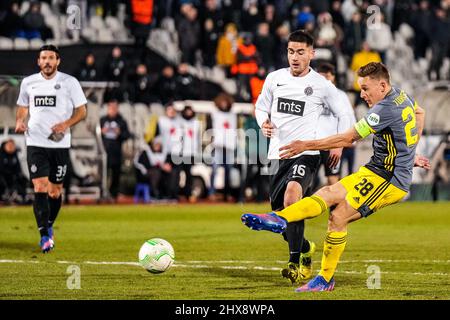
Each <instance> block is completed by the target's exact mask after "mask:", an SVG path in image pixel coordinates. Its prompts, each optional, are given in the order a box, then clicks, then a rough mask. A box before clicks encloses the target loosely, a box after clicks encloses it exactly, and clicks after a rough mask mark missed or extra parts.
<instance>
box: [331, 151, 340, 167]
mask: <svg viewBox="0 0 450 320" xmlns="http://www.w3.org/2000/svg"><path fill="white" fill-rule="evenodd" d="M341 156H342V148H336V149H331V150H330V155H329V156H328V167H330V168H335V167H336V166H337V165H338V164H339V161H340V160H341Z"/></svg>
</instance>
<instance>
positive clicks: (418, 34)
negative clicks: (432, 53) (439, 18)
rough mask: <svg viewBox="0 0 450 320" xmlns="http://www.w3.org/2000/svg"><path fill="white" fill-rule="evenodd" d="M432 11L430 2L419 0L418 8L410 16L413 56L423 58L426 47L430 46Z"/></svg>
mask: <svg viewBox="0 0 450 320" xmlns="http://www.w3.org/2000/svg"><path fill="white" fill-rule="evenodd" d="M432 20H433V12H432V11H431V10H430V2H429V1H428V0H421V1H420V3H419V8H418V10H416V11H414V12H413V14H412V16H411V26H412V27H413V29H414V39H413V40H414V58H416V59H418V58H425V53H426V50H427V48H428V47H429V46H430V38H431V30H430V27H431V25H432Z"/></svg>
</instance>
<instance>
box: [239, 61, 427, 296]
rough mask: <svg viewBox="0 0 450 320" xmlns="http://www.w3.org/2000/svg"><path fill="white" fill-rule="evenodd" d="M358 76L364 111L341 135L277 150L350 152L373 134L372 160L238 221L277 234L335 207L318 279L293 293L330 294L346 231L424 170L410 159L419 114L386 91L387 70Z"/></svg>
mask: <svg viewBox="0 0 450 320" xmlns="http://www.w3.org/2000/svg"><path fill="white" fill-rule="evenodd" d="M358 76H359V78H358V82H359V85H360V87H361V97H362V98H363V99H364V100H365V101H366V102H367V104H368V105H369V108H370V110H369V112H368V114H367V115H366V116H365V117H364V118H363V119H361V120H360V121H359V122H358V123H356V124H355V126H354V128H352V129H350V130H348V131H346V132H345V133H343V134H337V135H334V136H331V137H328V138H325V139H320V140H309V141H307V140H303V141H300V140H297V141H293V142H291V143H289V144H287V145H285V146H283V147H281V148H280V151H281V153H280V158H281V159H286V158H289V157H292V156H293V155H296V154H300V153H302V152H304V151H305V150H323V149H332V148H341V147H346V146H350V145H351V144H352V143H353V142H355V141H357V140H360V139H363V138H366V137H367V136H369V135H370V134H374V140H373V149H374V154H373V156H372V158H371V159H370V161H369V163H368V164H366V165H365V166H362V167H361V168H360V169H359V171H358V172H356V173H354V174H352V175H349V176H347V177H345V178H343V179H341V180H340V181H339V182H338V183H336V184H334V185H332V186H325V187H323V188H322V189H320V190H319V191H318V192H316V193H315V194H314V195H313V196H311V197H306V198H304V199H302V200H300V201H299V202H297V203H295V204H293V205H291V206H289V207H287V208H285V209H284V210H281V211H278V212H271V213H267V214H250V213H247V214H244V215H242V217H241V219H242V221H243V223H244V224H245V225H247V226H248V227H250V228H252V229H255V230H269V231H272V232H283V231H284V230H285V229H286V225H287V224H288V223H292V222H293V221H303V220H304V219H307V218H313V217H316V216H318V215H320V214H321V213H322V212H325V211H327V210H328V208H329V207H330V206H333V205H336V206H337V207H336V209H335V210H334V211H332V213H331V214H330V216H329V219H328V232H327V235H326V238H325V242H324V250H323V256H322V266H321V270H320V272H319V275H317V276H316V277H315V278H314V279H312V280H311V281H310V282H309V283H307V284H305V285H304V286H301V287H299V288H298V289H296V291H297V292H305V291H330V290H333V288H334V284H335V281H334V278H333V275H334V272H335V270H336V267H337V264H338V262H339V258H340V256H341V254H342V252H343V251H344V248H345V245H346V242H347V225H348V224H349V223H350V222H353V221H356V220H358V219H360V218H361V217H365V218H366V217H368V216H369V215H371V214H372V213H374V212H375V211H377V210H379V209H381V208H383V207H385V206H388V205H391V204H394V203H397V202H399V201H400V200H401V199H403V198H404V197H405V195H406V194H407V192H408V191H409V188H410V185H411V180H412V173H413V167H414V166H418V167H422V168H425V169H429V168H430V163H429V161H428V159H426V158H425V157H422V156H418V155H417V156H416V155H415V152H416V146H417V143H418V141H419V138H420V136H421V134H422V130H423V126H424V121H425V112H424V110H423V109H422V108H420V107H419V106H418V105H417V103H416V102H415V101H414V100H413V99H412V98H411V97H410V96H409V95H407V94H406V93H405V92H404V91H403V90H401V89H399V88H396V87H392V86H391V84H390V80H389V79H390V77H389V73H388V70H387V69H386V67H385V66H384V65H383V64H382V63H375V62H371V63H369V64H367V65H365V66H363V67H361V68H360V69H359V71H358Z"/></svg>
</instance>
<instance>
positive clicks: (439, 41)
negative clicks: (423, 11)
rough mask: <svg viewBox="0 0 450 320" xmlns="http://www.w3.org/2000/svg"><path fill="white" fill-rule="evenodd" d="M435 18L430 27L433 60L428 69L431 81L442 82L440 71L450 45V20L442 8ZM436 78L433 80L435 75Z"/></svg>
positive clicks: (437, 11) (438, 9)
mask: <svg viewBox="0 0 450 320" xmlns="http://www.w3.org/2000/svg"><path fill="white" fill-rule="evenodd" d="M434 13H435V17H434V19H433V20H432V22H431V26H430V30H431V33H430V41H431V53H432V58H431V62H430V67H429V69H428V79H429V80H434V79H435V80H441V75H440V72H439V71H440V69H441V67H442V64H443V61H444V58H445V57H446V55H447V52H448V49H449V45H450V20H449V17H447V12H446V11H445V10H444V9H442V8H440V7H439V8H436V9H435V11H434ZM433 72H434V73H435V77H434V78H433V74H432V73H433Z"/></svg>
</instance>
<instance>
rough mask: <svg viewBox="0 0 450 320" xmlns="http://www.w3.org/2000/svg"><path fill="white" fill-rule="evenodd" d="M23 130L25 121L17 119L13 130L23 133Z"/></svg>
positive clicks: (25, 127) (25, 129) (25, 126)
mask: <svg viewBox="0 0 450 320" xmlns="http://www.w3.org/2000/svg"><path fill="white" fill-rule="evenodd" d="M25 131H27V125H26V124H25V122H23V121H17V122H16V129H15V132H16V133H24V132H25Z"/></svg>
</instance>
